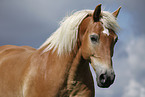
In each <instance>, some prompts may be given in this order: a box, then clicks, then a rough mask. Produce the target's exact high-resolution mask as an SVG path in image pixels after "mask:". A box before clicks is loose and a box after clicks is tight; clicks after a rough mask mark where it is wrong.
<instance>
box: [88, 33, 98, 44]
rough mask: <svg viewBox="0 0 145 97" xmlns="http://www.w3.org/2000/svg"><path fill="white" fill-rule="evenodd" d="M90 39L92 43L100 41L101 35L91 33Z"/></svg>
mask: <svg viewBox="0 0 145 97" xmlns="http://www.w3.org/2000/svg"><path fill="white" fill-rule="evenodd" d="M90 39H91V41H92V43H96V42H99V36H98V35H90Z"/></svg>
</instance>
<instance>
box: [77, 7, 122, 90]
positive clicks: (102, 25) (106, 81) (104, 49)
mask: <svg viewBox="0 0 145 97" xmlns="http://www.w3.org/2000/svg"><path fill="white" fill-rule="evenodd" d="M119 10H120V8H119V9H118V10H116V11H115V12H114V13H109V12H104V11H101V4H100V5H98V6H97V7H96V9H95V10H94V12H93V15H92V16H88V17H86V18H85V19H84V21H83V22H82V23H81V25H80V29H79V31H80V33H79V38H80V40H81V50H82V56H83V58H84V59H86V60H90V63H91V65H92V67H93V69H94V71H95V72H96V76H97V79H96V80H97V84H98V86H99V87H104V88H105V87H109V86H110V85H111V84H112V83H113V82H114V79H115V73H114V70H113V66H112V65H113V64H112V56H113V49H114V45H115V43H116V42H117V39H118V37H117V35H116V33H115V31H116V28H117V26H118V25H117V23H116V18H117V15H118V13H119Z"/></svg>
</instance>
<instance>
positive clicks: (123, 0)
mask: <svg viewBox="0 0 145 97" xmlns="http://www.w3.org/2000/svg"><path fill="white" fill-rule="evenodd" d="M100 3H102V7H103V8H102V9H104V10H107V11H111V12H113V11H115V10H116V9H117V8H118V7H119V6H122V9H121V11H120V14H119V16H118V23H119V25H120V27H121V29H120V31H119V33H118V36H119V41H118V43H117V44H116V46H115V53H114V57H113V63H114V70H115V72H116V80H115V82H114V84H113V85H112V86H111V87H110V88H107V89H102V88H99V87H97V86H96V97H145V75H144V74H145V51H144V48H145V19H144V17H145V11H144V10H145V6H144V4H145V0H138V1H136V0H0V45H6V44H11V45H29V46H32V47H34V48H38V47H39V46H40V45H41V44H42V43H43V42H44V41H45V40H46V39H47V38H48V37H49V36H50V35H51V33H53V32H54V31H55V30H56V29H57V28H58V27H59V21H61V20H62V19H63V17H64V16H66V15H68V14H71V12H72V11H78V10H82V9H94V8H95V7H96V5H98V4H100Z"/></svg>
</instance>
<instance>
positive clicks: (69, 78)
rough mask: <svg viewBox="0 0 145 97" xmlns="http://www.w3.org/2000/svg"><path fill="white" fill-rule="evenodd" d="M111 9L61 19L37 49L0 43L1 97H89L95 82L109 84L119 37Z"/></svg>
mask: <svg viewBox="0 0 145 97" xmlns="http://www.w3.org/2000/svg"><path fill="white" fill-rule="evenodd" d="M119 11H120V8H118V9H117V10H116V11H114V12H113V13H110V12H108V11H102V10H101V4H99V5H97V6H96V8H95V10H81V11H77V12H75V13H74V14H72V15H70V16H67V17H65V19H63V20H62V21H61V23H60V27H59V28H58V29H57V30H56V31H55V32H54V33H53V34H52V35H51V36H50V37H49V38H48V39H47V40H46V41H45V42H44V43H43V44H42V45H41V46H40V47H39V48H38V49H35V48H32V47H29V46H15V45H4V46H1V47H0V97H73V96H75V97H94V95H95V89H94V80H93V77H92V73H91V71H90V67H89V64H91V66H92V67H93V69H94V71H95V73H96V81H95V82H97V85H98V86H99V87H101V88H108V87H109V86H110V85H111V84H112V83H113V82H114V79H115V73H114V70H113V63H112V56H113V49H114V45H115V43H116V42H117V40H118V36H117V33H116V32H117V31H118V29H119V25H118V24H117V20H116V19H117V16H118V13H119Z"/></svg>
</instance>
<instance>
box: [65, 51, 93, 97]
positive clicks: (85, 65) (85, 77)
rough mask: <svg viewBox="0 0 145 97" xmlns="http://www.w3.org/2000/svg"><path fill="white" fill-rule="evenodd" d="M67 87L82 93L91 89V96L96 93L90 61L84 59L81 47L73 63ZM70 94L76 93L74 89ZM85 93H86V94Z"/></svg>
mask: <svg viewBox="0 0 145 97" xmlns="http://www.w3.org/2000/svg"><path fill="white" fill-rule="evenodd" d="M67 88H68V90H70V91H71V90H74V91H77V92H80V93H83V92H87V91H89V92H92V93H90V94H91V96H92V95H93V94H94V93H93V92H94V84H93V78H92V74H91V72H90V68H89V62H88V61H87V60H84V59H83V57H82V56H81V49H79V51H78V53H77V55H76V57H75V58H74V60H73V63H72V65H71V68H70V71H69V76H68V80H67ZM75 93H76V92H75ZM70 95H74V94H73V91H72V94H71V93H70ZM85 95H86V94H84V96H85Z"/></svg>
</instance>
